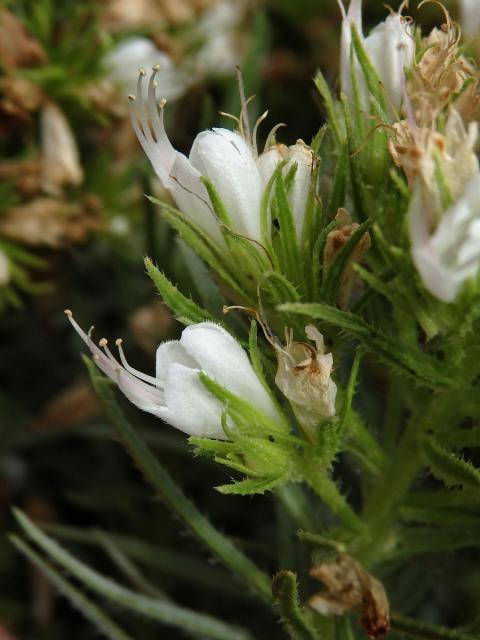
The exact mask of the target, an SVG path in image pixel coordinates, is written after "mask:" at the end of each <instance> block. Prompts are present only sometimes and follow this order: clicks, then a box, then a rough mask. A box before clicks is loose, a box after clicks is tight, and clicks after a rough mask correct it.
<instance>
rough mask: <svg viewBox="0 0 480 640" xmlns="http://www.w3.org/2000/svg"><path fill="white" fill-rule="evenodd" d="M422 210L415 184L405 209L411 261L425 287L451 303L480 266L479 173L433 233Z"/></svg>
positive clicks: (419, 193)
mask: <svg viewBox="0 0 480 640" xmlns="http://www.w3.org/2000/svg"><path fill="white" fill-rule="evenodd" d="M426 213H427V212H426V209H425V200H424V197H423V192H422V189H421V186H420V185H418V186H417V188H416V190H415V192H414V195H413V198H412V203H411V205H410V211H409V223H410V238H411V243H412V256H413V261H414V263H415V266H416V267H417V269H418V271H419V273H420V276H421V278H422V281H423V284H424V286H425V287H426V289H428V291H430V293H431V294H432V295H433V296H435V297H436V298H438V299H439V300H442V301H443V302H453V301H454V300H455V298H456V297H457V295H458V294H459V292H460V290H461V288H462V286H463V285H464V283H465V282H466V281H467V280H469V279H470V278H473V277H475V275H476V274H478V272H479V269H480V173H478V172H477V174H476V175H475V176H474V177H473V178H471V180H470V182H469V183H468V185H467V187H466V189H465V192H464V194H463V195H462V196H461V197H460V198H459V199H458V200H457V201H456V202H455V203H454V204H453V205H452V206H451V207H450V208H449V209H448V210H447V211H446V212H445V213H443V215H442V218H441V220H440V222H439V224H438V225H437V226H436V228H435V230H434V231H433V232H432V231H431V230H430V225H429V219H428V215H426Z"/></svg>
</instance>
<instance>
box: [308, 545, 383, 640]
mask: <svg viewBox="0 0 480 640" xmlns="http://www.w3.org/2000/svg"><path fill="white" fill-rule="evenodd" d="M310 575H311V576H312V577H313V578H316V579H317V580H320V581H321V582H323V584H324V585H325V586H326V587H327V590H326V591H323V592H321V593H318V594H316V595H314V596H313V597H312V598H310V600H309V605H310V606H311V607H312V608H313V609H315V610H316V611H318V612H319V613H321V614H322V615H324V616H341V615H344V614H346V613H348V612H349V611H358V612H359V613H360V616H361V623H362V626H363V628H364V629H365V631H366V632H367V633H368V636H369V637H370V638H381V637H383V636H384V635H386V634H387V633H388V631H389V630H390V604H389V602H388V597H387V594H386V593H385V589H384V587H383V585H382V583H381V582H380V581H379V580H377V578H374V577H373V576H372V575H370V574H369V573H368V572H367V571H365V569H364V568H363V567H362V565H361V564H360V563H359V562H357V561H356V560H355V559H354V558H352V557H351V556H349V555H346V554H342V555H339V556H337V558H336V559H335V560H334V561H333V562H326V563H324V564H321V565H319V566H317V567H313V568H312V569H311V570H310Z"/></svg>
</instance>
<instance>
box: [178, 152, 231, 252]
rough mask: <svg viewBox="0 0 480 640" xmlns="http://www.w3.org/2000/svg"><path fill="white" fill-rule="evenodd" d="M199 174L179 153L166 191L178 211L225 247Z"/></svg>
mask: <svg viewBox="0 0 480 640" xmlns="http://www.w3.org/2000/svg"><path fill="white" fill-rule="evenodd" d="M201 175H202V174H201V173H200V172H199V171H198V170H197V169H195V167H194V166H192V164H191V163H190V162H189V161H188V159H187V158H186V157H185V156H184V155H183V154H181V153H178V154H177V157H176V160H175V163H174V165H173V167H172V170H171V173H170V176H171V179H170V181H169V184H168V189H169V191H170V193H171V194H172V197H173V199H174V200H175V203H176V205H177V207H178V209H179V210H180V211H181V212H182V213H183V214H184V215H185V216H186V217H187V218H188V219H189V220H191V221H192V222H194V223H195V224H197V225H198V226H199V227H200V229H202V230H203V231H204V232H205V233H206V234H207V235H208V236H209V237H210V238H212V239H213V240H214V241H215V242H216V244H217V245H219V246H220V247H224V246H225V242H224V240H223V236H222V234H221V231H220V227H219V224H218V221H217V218H216V216H215V213H214V211H213V209H212V206H211V205H210V199H209V196H208V193H207V190H206V189H205V186H204V185H203V184H202V182H201V181H200V178H201Z"/></svg>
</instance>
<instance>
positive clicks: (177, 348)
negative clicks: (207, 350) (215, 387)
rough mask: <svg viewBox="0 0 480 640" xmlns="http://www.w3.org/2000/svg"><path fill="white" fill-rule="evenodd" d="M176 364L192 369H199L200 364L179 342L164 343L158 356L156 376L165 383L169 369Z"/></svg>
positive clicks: (158, 350)
mask: <svg viewBox="0 0 480 640" xmlns="http://www.w3.org/2000/svg"><path fill="white" fill-rule="evenodd" d="M175 363H177V364H181V365H183V366H185V367H190V369H198V362H197V361H196V360H195V359H194V358H192V357H191V356H189V355H188V353H187V352H186V351H185V349H184V348H183V346H182V345H181V344H180V342H179V341H178V340H172V341H171V342H162V343H161V344H160V346H159V347H158V349H157V355H156V365H155V376H156V377H157V379H158V380H160V381H165V380H166V379H167V376H168V370H169V368H170V367H171V366H172V364H175Z"/></svg>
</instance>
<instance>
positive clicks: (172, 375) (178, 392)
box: [159, 363, 226, 440]
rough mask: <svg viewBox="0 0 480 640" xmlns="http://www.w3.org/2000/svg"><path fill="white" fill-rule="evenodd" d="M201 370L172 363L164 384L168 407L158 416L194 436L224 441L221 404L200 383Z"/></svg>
mask: <svg viewBox="0 0 480 640" xmlns="http://www.w3.org/2000/svg"><path fill="white" fill-rule="evenodd" d="M198 374H199V370H198V369H190V368H189V367H185V366H183V365H181V364H176V363H175V364H172V365H171V366H170V367H169V369H168V376H167V381H166V384H165V403H166V407H164V408H162V409H160V411H159V416H160V417H161V418H162V419H163V420H165V421H166V422H168V423H169V424H171V425H172V426H174V427H176V428H177V429H180V431H183V432H184V433H188V434H189V435H191V436H199V437H202V438H217V439H220V440H225V439H226V436H225V433H224V431H223V429H222V423H221V417H222V405H221V403H220V402H219V401H218V400H216V398H214V397H213V396H212V395H211V394H210V393H209V392H208V391H207V390H206V389H205V387H204V385H203V384H202V382H201V381H200V379H199V377H198Z"/></svg>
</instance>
